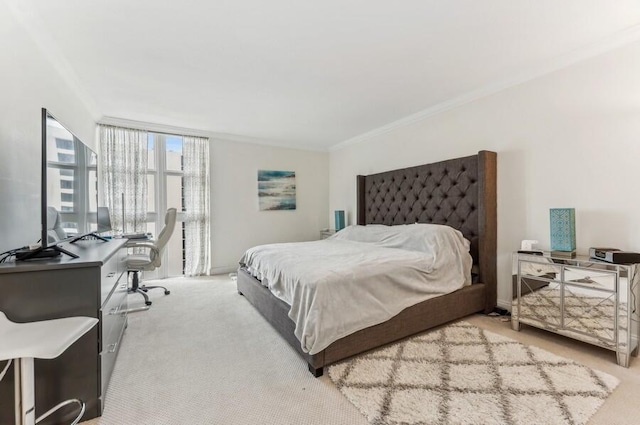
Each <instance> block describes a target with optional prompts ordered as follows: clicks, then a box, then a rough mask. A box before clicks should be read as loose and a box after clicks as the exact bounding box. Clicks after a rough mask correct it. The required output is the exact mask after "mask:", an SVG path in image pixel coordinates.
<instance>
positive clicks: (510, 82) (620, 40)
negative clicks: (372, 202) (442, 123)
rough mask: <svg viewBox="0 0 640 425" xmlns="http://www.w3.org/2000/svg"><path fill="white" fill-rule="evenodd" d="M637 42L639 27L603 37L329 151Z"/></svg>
mask: <svg viewBox="0 0 640 425" xmlns="http://www.w3.org/2000/svg"><path fill="white" fill-rule="evenodd" d="M638 40H640V24H638V25H634V26H632V27H630V28H627V29H626V30H623V31H620V32H617V33H615V34H612V35H610V36H608V37H605V38H602V39H600V40H598V41H597V42H595V43H592V44H590V45H588V46H585V47H582V48H579V49H576V50H574V51H572V52H570V53H568V54H565V55H562V56H559V57H556V58H554V59H551V60H549V61H546V62H545V63H543V64H541V65H540V66H537V67H535V68H532V69H529V70H528V71H526V72H523V73H522V74H520V75H518V76H516V77H513V78H509V79H505V80H502V81H498V82H495V83H491V84H488V85H486V86H484V87H481V88H479V89H477V90H473V91H470V92H467V93H464V94H462V95H460V96H458V97H455V98H453V99H450V100H447V101H445V102H442V103H439V104H437V105H434V106H432V107H430V108H427V109H424V110H422V111H420V112H417V113H415V114H412V115H409V116H406V117H404V118H401V119H399V120H397V121H394V122H391V123H389V124H386V125H384V126H382V127H378V128H376V129H374V130H371V131H368V132H366V133H363V134H361V135H359V136H355V137H352V138H350V139H347V140H345V141H343V142H340V143H337V144H335V145H333V146H331V147H330V148H329V151H330V152H334V151H338V150H341V149H344V148H346V147H348V146H352V145H356V144H359V143H363V142H365V141H368V140H371V139H373V138H375V137H378V136H381V135H383V134H386V133H390V132H392V131H395V130H397V129H400V128H402V127H407V126H409V125H411V124H414V123H417V122H420V121H424V120H426V119H428V118H430V117H433V116H435V115H438V114H441V113H443V112H446V111H449V110H452V109H455V108H458V107H460V106H462V105H465V104H467V103H471V102H474V101H476V100H479V99H482V98H484V97H488V96H491V95H493V94H496V93H498V92H501V91H503V90H506V89H509V88H511V87H514V86H517V85H520V84H523V83H526V82H528V81H532V80H534V79H536V78H539V77H542V76H544V75H547V74H550V73H552V72H555V71H558V70H561V69H563V68H566V67H569V66H571V65H573V64H575V63H578V62H582V61H584V60H587V59H591V58H593V57H596V56H599V55H602V54H604V53H607V52H609V51H611V50H614V49H617V48H620V47H622V46H624V45H627V44H630V43H633V42H636V41H638Z"/></svg>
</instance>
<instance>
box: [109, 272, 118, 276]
mask: <svg viewBox="0 0 640 425" xmlns="http://www.w3.org/2000/svg"><path fill="white" fill-rule="evenodd" d="M115 275H116V272H111V273H109V274H108V275H107V277H114V276H115Z"/></svg>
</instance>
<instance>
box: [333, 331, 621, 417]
mask: <svg viewBox="0 0 640 425" xmlns="http://www.w3.org/2000/svg"><path fill="white" fill-rule="evenodd" d="M329 376H330V377H331V379H332V381H333V382H334V383H335V384H336V386H337V387H338V388H339V389H340V391H342V393H343V394H344V395H345V396H346V397H347V398H348V399H349V400H350V401H351V402H352V403H353V404H354V405H355V406H356V407H357V408H358V410H360V411H361V412H362V413H363V414H364V415H365V416H366V417H367V419H368V420H369V423H371V424H380V425H382V424H384V425H400V424H403V425H411V424H420V425H425V424H433V425H448V424H460V425H464V424H466V425H473V424H484V425H499V424H514V425H534V424H539V425H564V424H574V425H580V424H585V423H586V422H587V420H588V419H589V418H590V417H591V416H593V414H594V413H595V412H596V411H597V410H598V408H599V407H600V406H601V405H602V404H603V403H604V401H605V399H606V398H607V397H608V396H609V394H611V392H612V391H613V389H614V388H615V387H616V386H617V385H618V383H619V381H618V379H617V378H615V377H613V376H611V375H609V374H606V373H604V372H600V371H596V370H593V369H591V368H588V367H585V366H582V365H579V364H577V363H575V362H573V361H570V360H568V359H565V358H563V357H559V356H556V355H554V354H551V353H549V352H548V351H545V350H541V349H539V348H537V347H528V346H526V345H523V344H520V343H519V342H517V341H514V340H513V339H510V338H507V337H504V336H501V335H498V334H495V333H493V332H489V331H486V330H483V329H480V328H478V327H476V326H473V325H471V324H469V323H467V322H464V321H460V322H457V323H454V324H450V325H448V326H445V327H442V328H439V329H436V330H432V331H430V332H426V333H422V334H420V335H418V336H414V337H412V338H409V339H406V340H404V341H401V342H399V343H396V344H393V345H391V346H388V347H385V348H381V349H378V350H375V351H372V352H369V353H366V354H363V355H360V356H357V357H355V358H352V359H349V360H346V361H344V362H341V363H338V364H335V365H333V366H331V367H330V368H329Z"/></svg>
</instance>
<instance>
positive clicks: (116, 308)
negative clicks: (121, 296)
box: [108, 307, 118, 316]
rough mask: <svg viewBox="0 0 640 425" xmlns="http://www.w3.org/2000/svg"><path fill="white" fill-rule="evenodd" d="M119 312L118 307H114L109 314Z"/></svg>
mask: <svg viewBox="0 0 640 425" xmlns="http://www.w3.org/2000/svg"><path fill="white" fill-rule="evenodd" d="M117 313H118V307H113V308H112V309H111V310H109V313H108V314H109V316H113V315H114V314H117Z"/></svg>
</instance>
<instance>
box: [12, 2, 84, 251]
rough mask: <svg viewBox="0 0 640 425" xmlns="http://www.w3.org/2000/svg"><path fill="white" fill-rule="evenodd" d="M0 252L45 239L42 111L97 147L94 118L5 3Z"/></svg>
mask: <svg viewBox="0 0 640 425" xmlns="http://www.w3.org/2000/svg"><path fill="white" fill-rule="evenodd" d="M0 28H2V37H0V52H1V53H0V54H1V55H2V56H1V61H0V64H1V65H0V152H1V154H0V252H4V251H6V250H8V249H11V248H16V247H19V246H23V245H27V244H33V243H36V242H37V240H38V239H39V238H40V151H41V149H40V145H41V134H40V125H41V123H40V109H41V108H42V107H45V108H47V109H49V110H51V112H52V113H53V114H54V115H55V116H56V117H57V118H58V119H59V120H60V121H61V122H62V123H64V124H65V125H66V126H67V127H68V128H69V129H70V130H72V131H73V132H74V133H75V135H76V136H77V137H79V138H80V139H81V140H83V141H84V142H85V143H86V144H87V145H89V146H91V147H94V148H95V140H94V134H95V132H94V128H95V120H94V119H93V117H92V116H91V114H90V113H89V111H88V109H87V108H86V107H85V106H84V104H83V103H82V102H81V101H80V99H79V98H78V97H77V96H76V95H75V94H74V92H73V90H72V89H71V88H70V87H69V86H68V85H67V83H66V82H65V81H64V80H63V79H62V78H61V76H60V74H59V73H58V72H57V71H56V70H55V68H54V67H53V66H52V65H51V63H50V62H49V61H48V60H47V59H46V57H45V55H44V54H43V51H42V50H40V49H39V48H38V46H36V44H34V42H33V41H32V39H31V38H30V37H29V35H28V34H27V32H26V31H25V29H24V28H23V27H22V26H21V25H19V24H18V23H17V22H16V20H15V19H14V18H13V15H12V13H11V12H10V10H9V9H8V8H7V5H6V4H5V3H4V2H0Z"/></svg>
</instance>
